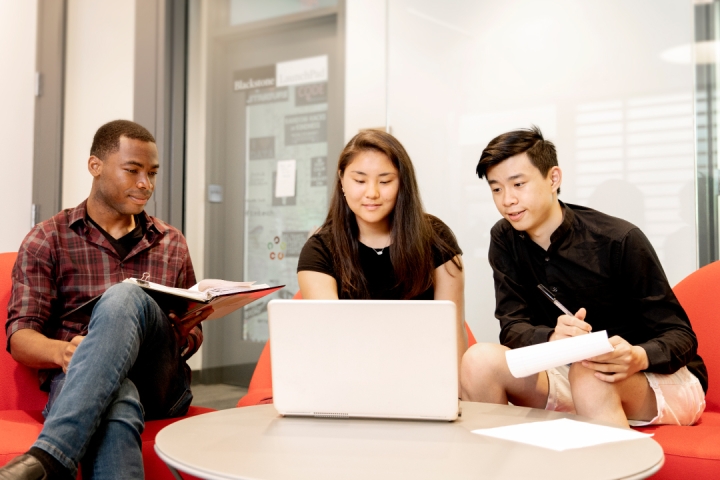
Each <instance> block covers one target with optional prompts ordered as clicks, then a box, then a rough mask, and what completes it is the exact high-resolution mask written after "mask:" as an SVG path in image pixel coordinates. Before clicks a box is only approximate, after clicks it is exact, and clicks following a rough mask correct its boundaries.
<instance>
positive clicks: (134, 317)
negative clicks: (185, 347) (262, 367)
mask: <svg viewBox="0 0 720 480" xmlns="http://www.w3.org/2000/svg"><path fill="white" fill-rule="evenodd" d="M179 350H180V347H179V346H178V343H177V340H176V338H175V334H174V332H173V328H172V325H171V323H170V321H169V320H168V318H167V316H166V315H165V313H163V312H162V310H161V309H160V307H158V305H157V303H156V302H155V301H154V300H153V299H152V298H150V296H148V295H147V294H146V293H145V292H144V291H143V290H142V289H141V288H140V287H137V286H135V285H130V284H125V283H121V284H118V285H114V286H113V287H111V288H110V289H108V291H107V292H105V294H104V295H103V296H102V297H101V298H100V300H99V302H98V303H97V305H96V306H95V309H94V310H93V313H92V316H91V317H90V324H89V326H88V333H87V336H86V337H85V339H84V340H83V341H82V342H81V343H80V345H79V346H78V347H77V349H76V350H75V353H74V354H73V358H72V361H71V362H70V367H69V368H68V371H67V374H64V373H59V374H57V375H56V376H55V377H54V378H53V380H52V383H51V387H50V398H49V401H48V404H47V407H46V409H45V412H44V413H45V415H46V420H45V425H44V426H43V429H42V432H40V436H39V437H38V439H37V441H36V442H35V445H34V446H35V447H38V448H41V449H42V450H45V451H46V452H48V453H50V454H51V455H52V456H53V457H55V458H57V459H58V460H59V461H60V462H61V463H62V464H63V465H65V466H66V467H67V468H68V469H70V471H71V473H72V474H73V475H77V469H78V464H79V463H81V462H82V470H83V478H85V479H102V478H127V479H142V478H143V477H144V474H143V461H142V442H141V440H140V434H141V433H142V431H143V428H144V425H145V421H144V420H145V418H147V419H152V418H167V417H174V416H180V415H184V414H185V413H186V412H187V410H188V407H189V406H190V402H191V400H192V394H191V393H190V387H189V385H190V371H189V369H188V367H187V365H186V364H185V361H184V360H182V359H181V358H180V353H179Z"/></svg>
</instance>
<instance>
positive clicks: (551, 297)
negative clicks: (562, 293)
mask: <svg viewBox="0 0 720 480" xmlns="http://www.w3.org/2000/svg"><path fill="white" fill-rule="evenodd" d="M538 288H539V289H540V291H541V292H542V293H544V294H545V296H546V297H547V298H548V300H550V301H551V302H552V303H554V304H555V306H556V307H558V308H559V309H560V310H562V311H563V313H565V315H570V316H571V317H574V316H575V315H573V314H572V313H571V312H570V310H568V309H567V308H565V305H563V304H562V303H560V302H559V301H558V299H557V298H555V295H553V294H552V293H551V292H550V290H549V289H548V288H547V287H546V286H545V285H543V284H542V283H541V284H540V285H538Z"/></svg>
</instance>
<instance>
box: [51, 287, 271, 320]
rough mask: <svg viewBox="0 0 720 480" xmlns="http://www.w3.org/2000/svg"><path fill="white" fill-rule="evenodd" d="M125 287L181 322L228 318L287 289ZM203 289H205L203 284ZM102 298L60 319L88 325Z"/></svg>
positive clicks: (98, 297) (91, 300) (94, 298)
mask: <svg viewBox="0 0 720 480" xmlns="http://www.w3.org/2000/svg"><path fill="white" fill-rule="evenodd" d="M123 283H132V284H134V285H137V286H139V287H140V288H142V289H143V290H145V292H147V294H148V295H150V296H151V297H152V298H153V299H154V300H155V301H156V302H157V303H158V305H159V306H160V308H162V309H163V311H164V312H166V313H169V312H173V313H175V314H176V315H177V316H178V317H179V318H183V317H186V316H188V315H192V314H195V315H197V316H198V317H199V318H203V315H202V314H203V313H204V312H205V311H207V310H208V309H210V310H212V312H211V313H210V314H209V316H207V318H203V319H204V320H213V319H216V318H221V317H224V316H225V315H227V314H229V313H232V312H234V311H235V310H238V309H239V308H242V307H244V306H245V305H248V304H250V303H252V302H254V301H255V300H258V299H260V298H262V297H264V296H266V295H270V294H271V293H274V292H277V291H278V290H280V289H281V288H283V287H284V286H285V285H278V286H268V285H264V284H263V285H254V284H253V282H239V283H232V282H225V285H226V286H218V287H215V288H210V289H208V290H205V291H202V292H201V291H199V290H196V289H194V288H190V289H185V288H174V287H166V286H165V285H161V284H159V283H153V282H148V281H146V280H143V279H138V278H126V279H125V280H123ZM200 285H202V282H201V284H200ZM101 296H102V295H98V296H96V297H93V298H92V299H90V300H89V301H87V302H85V303H83V304H82V305H80V306H79V307H77V308H75V309H74V310H71V311H69V312H67V313H65V314H64V315H62V316H61V317H60V319H61V320H64V319H70V318H71V319H72V320H73V321H76V322H80V323H88V322H89V321H90V315H92V311H93V308H95V304H96V303H97V301H98V300H99V299H100V297H101ZM197 323H200V322H199V321H198V322H197Z"/></svg>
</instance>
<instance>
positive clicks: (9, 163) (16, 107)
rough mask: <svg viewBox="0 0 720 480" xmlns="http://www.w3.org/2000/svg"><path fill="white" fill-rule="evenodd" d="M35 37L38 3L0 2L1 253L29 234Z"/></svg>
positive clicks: (17, 246) (18, 243) (11, 248)
mask: <svg viewBox="0 0 720 480" xmlns="http://www.w3.org/2000/svg"><path fill="white" fill-rule="evenodd" d="M36 37H37V1H35V0H23V1H17V0H0V71H2V72H3V74H2V75H0V105H2V108H0V145H2V147H3V154H2V155H1V156H0V171H2V172H4V175H6V177H5V178H6V180H5V182H3V186H2V188H0V205H3V206H4V209H3V210H4V212H3V215H2V224H3V226H2V234H0V252H8V251H13V250H17V249H18V248H19V247H20V243H21V242H22V239H23V238H24V237H25V235H26V234H27V232H28V231H29V230H30V205H31V203H32V178H33V177H32V175H33V142H34V134H33V131H34V121H35V56H36Z"/></svg>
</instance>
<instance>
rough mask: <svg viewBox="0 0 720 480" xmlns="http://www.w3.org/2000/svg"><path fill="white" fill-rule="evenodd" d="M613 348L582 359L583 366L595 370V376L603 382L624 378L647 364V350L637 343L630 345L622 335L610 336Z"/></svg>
mask: <svg viewBox="0 0 720 480" xmlns="http://www.w3.org/2000/svg"><path fill="white" fill-rule="evenodd" d="M610 344H611V345H612V346H613V347H614V350H613V351H612V352H609V353H604V354H602V355H598V356H597V357H592V358H588V359H587V360H583V362H582V364H583V367H585V368H590V369H592V370H595V377H596V378H598V379H600V380H602V381H603V382H608V383H614V382H620V381H622V380H625V379H626V378H628V377H631V376H633V375H635V374H636V373H637V372H639V371H642V370H645V369H646V368H648V366H649V361H648V357H647V352H646V351H645V349H644V348H642V347H638V346H637V345H630V344H629V343H628V342H627V341H625V339H623V338H622V337H618V336H617V335H615V336H614V337H610Z"/></svg>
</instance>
